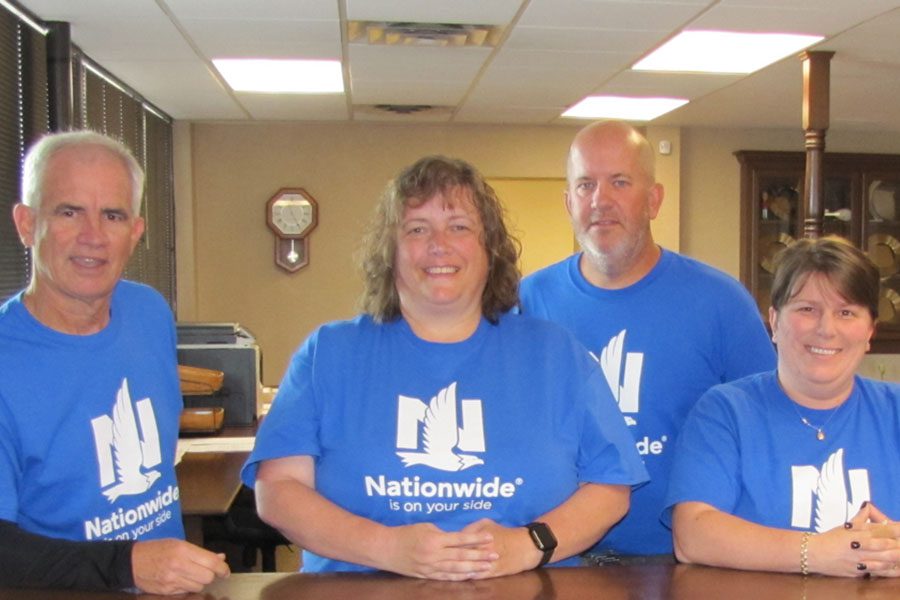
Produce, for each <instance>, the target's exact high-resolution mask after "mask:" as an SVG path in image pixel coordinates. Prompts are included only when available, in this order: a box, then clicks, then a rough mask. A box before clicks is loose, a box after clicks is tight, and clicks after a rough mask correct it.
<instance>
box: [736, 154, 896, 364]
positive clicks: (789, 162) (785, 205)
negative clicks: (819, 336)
mask: <svg viewBox="0 0 900 600" xmlns="http://www.w3.org/2000/svg"><path fill="white" fill-rule="evenodd" d="M735 156H736V157H737V159H738V161H739V162H740V164H741V282H742V283H743V284H744V285H745V286H746V287H747V289H749V290H750V293H751V294H752V295H753V297H754V298H755V299H756V303H757V306H758V307H759V311H760V314H761V315H762V317H763V320H764V321H766V322H768V313H769V305H770V300H769V296H770V294H771V290H772V281H773V277H774V270H775V256H776V255H777V254H778V252H779V251H780V250H782V249H783V248H785V247H786V246H788V245H789V244H791V243H792V242H793V241H794V240H796V239H798V238H799V237H801V236H802V235H803V226H804V223H803V220H804V219H805V218H806V206H805V198H804V192H803V185H804V180H805V170H806V157H805V155H804V153H802V152H776V151H772V152H769V151H757V150H741V151H739V152H735ZM823 175H824V176H823V194H822V203H823V205H824V215H823V221H822V233H823V235H830V234H833V235H839V236H841V237H844V238H846V239H847V240H849V241H850V242H851V243H852V244H853V245H855V246H856V247H858V248H861V249H862V250H863V251H865V252H866V253H867V254H868V255H869V257H870V258H871V259H872V261H873V262H874V263H875V264H876V265H877V267H878V270H879V272H880V274H881V291H880V296H879V304H878V313H879V314H878V324H877V327H876V333H875V338H874V339H873V341H872V352H877V353H880V352H890V353H900V155H890V154H844V153H830V154H829V153H826V154H825V157H824V161H823Z"/></svg>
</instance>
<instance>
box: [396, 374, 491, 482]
mask: <svg viewBox="0 0 900 600" xmlns="http://www.w3.org/2000/svg"><path fill="white" fill-rule="evenodd" d="M457 406H458V410H457ZM458 412H459V413H461V414H462V422H461V424H460V420H459V417H458V414H457V413H458ZM420 424H421V439H422V445H421V447H422V449H423V451H418V452H408V451H404V452H397V456H399V457H400V459H401V460H402V461H403V464H404V465H406V466H407V467H411V466H413V465H425V466H428V467H432V468H434V469H439V470H441V471H462V470H464V469H468V468H469V467H472V466H474V465H482V464H484V461H483V460H482V459H481V458H479V457H478V456H475V455H474V454H463V452H484V451H485V445H484V418H483V415H482V410H481V400H461V401H459V402H458V403H457V400H456V382H453V383H451V384H450V385H449V386H447V387H446V388H444V389H442V390H440V391H439V392H438V393H437V395H436V396H434V397H433V398H432V399H431V401H430V402H429V403H428V404H427V405H426V404H425V403H424V402H423V401H422V400H420V399H418V398H411V397H409V396H403V395H401V396H398V399H397V448H398V449H404V450H419V448H420V445H419V437H420V435H419V430H420V427H419V426H420ZM455 450H458V451H455ZM459 451H461V452H459Z"/></svg>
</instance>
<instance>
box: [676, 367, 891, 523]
mask: <svg viewBox="0 0 900 600" xmlns="http://www.w3.org/2000/svg"><path fill="white" fill-rule="evenodd" d="M803 418H805V419H807V420H808V421H809V422H810V423H811V424H813V425H815V426H816V427H821V428H822V430H823V432H824V434H825V438H824V439H823V440H819V439H817V434H816V430H815V428H811V427H809V426H807V425H805V424H804V423H803V422H802V419H803ZM675 452H676V453H675V463H674V465H673V468H672V477H671V481H670V485H669V491H668V494H667V495H666V502H665V506H666V507H667V508H666V511H665V512H664V513H663V518H664V520H665V521H666V522H667V523H669V522H670V520H671V507H673V506H674V505H675V504H677V503H679V502H704V503H706V504H710V505H712V506H714V507H716V508H718V509H719V510H721V511H723V512H727V513H730V514H733V515H735V516H738V517H740V518H742V519H746V520H748V521H752V522H753V523H758V524H760V525H765V526H767V527H777V528H780V529H794V530H798V531H801V530H802V531H815V532H823V531H827V530H829V529H832V528H834V527H840V526H842V525H843V524H844V523H845V522H847V521H849V520H850V518H851V517H853V515H855V514H856V513H857V512H858V511H859V508H860V505H861V504H862V503H863V502H864V501H867V500H868V501H871V502H874V504H875V506H877V507H878V508H880V509H881V510H882V511H883V512H884V513H885V514H887V515H888V516H889V517H890V518H891V519H898V518H900V495H898V493H897V490H900V385H898V384H896V383H886V382H876V381H872V380H869V379H864V378H862V377H858V376H857V377H856V378H855V379H854V382H853V392H852V393H851V394H850V397H849V398H848V399H847V400H846V401H845V402H844V403H843V404H841V405H840V406H839V407H838V408H836V409H828V410H815V409H809V408H805V407H803V406H800V405H799V404H797V403H796V402H794V401H793V400H791V399H790V398H789V397H788V396H787V395H786V394H785V393H784V391H783V390H782V389H781V386H779V385H778V380H777V376H776V373H775V372H774V371H771V372H767V373H760V374H757V375H752V376H750V377H746V378H744V379H740V380H738V381H734V382H732V383H729V384H725V385H720V386H716V387H714V388H712V389H711V390H709V392H707V393H706V394H705V395H704V396H703V398H701V399H700V401H699V402H697V404H696V406H695V407H694V409H693V411H691V413H690V416H689V417H688V420H687V421H686V422H685V425H684V428H683V429H682V431H681V436H680V437H679V439H678V443H677V444H676V448H675Z"/></svg>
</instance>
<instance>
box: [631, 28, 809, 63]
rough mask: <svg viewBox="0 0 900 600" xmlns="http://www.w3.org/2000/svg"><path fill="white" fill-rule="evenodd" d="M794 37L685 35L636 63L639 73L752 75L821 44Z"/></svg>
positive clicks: (717, 33) (725, 33) (726, 33)
mask: <svg viewBox="0 0 900 600" xmlns="http://www.w3.org/2000/svg"><path fill="white" fill-rule="evenodd" d="M822 39H823V38H822V36H817V35H799V34H794V33H746V32H736V31H682V32H681V33H679V34H678V35H676V36H675V37H674V38H672V39H671V40H669V41H668V42H666V43H665V44H663V45H662V46H660V47H659V48H657V49H656V50H655V51H654V52H653V53H651V54H650V55H648V56H647V57H645V58H644V59H642V60H640V61H638V62H637V63H635V65H634V66H633V67H632V68H633V69H634V70H636V71H682V72H695V73H752V72H754V71H758V70H759V69H761V68H763V67H765V66H768V65H770V64H772V63H774V62H776V61H779V60H781V59H782V58H784V57H785V56H789V55H790V54H793V53H795V52H799V51H801V50H803V49H805V48H808V47H810V46H812V45H813V44H815V43H817V42H820V41H821V40H822Z"/></svg>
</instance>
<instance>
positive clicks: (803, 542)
mask: <svg viewBox="0 0 900 600" xmlns="http://www.w3.org/2000/svg"><path fill="white" fill-rule="evenodd" d="M812 535H813V533H812V532H811V531H804V532H803V535H802V536H801V537H800V574H801V575H809V538H810V537H811V536H812Z"/></svg>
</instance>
